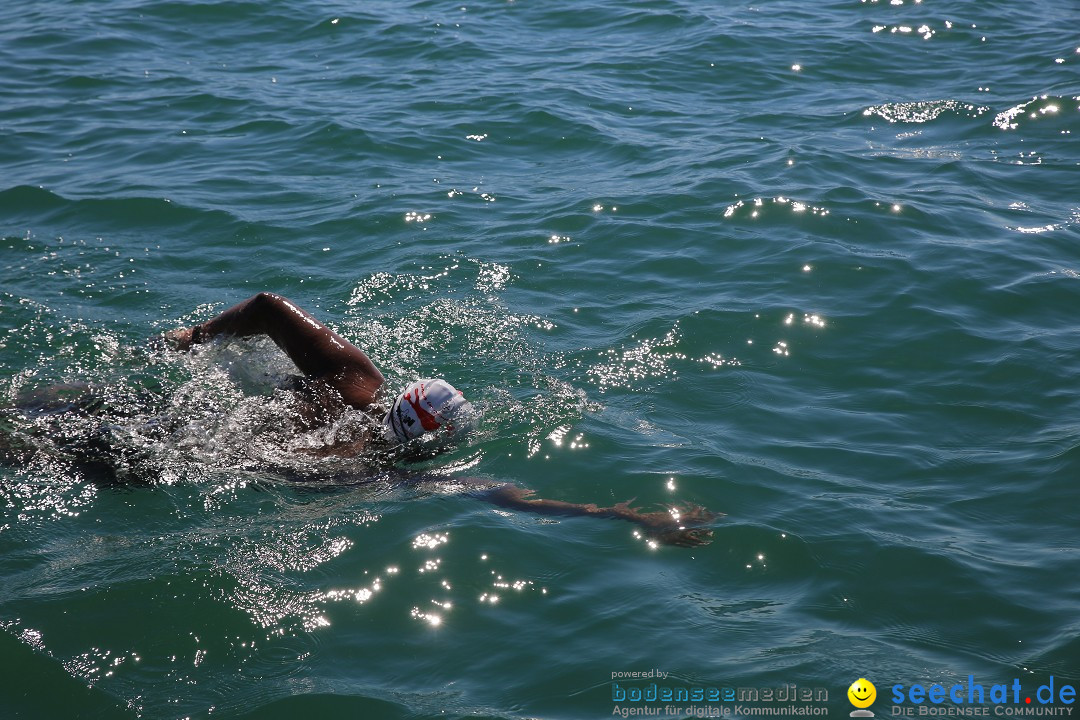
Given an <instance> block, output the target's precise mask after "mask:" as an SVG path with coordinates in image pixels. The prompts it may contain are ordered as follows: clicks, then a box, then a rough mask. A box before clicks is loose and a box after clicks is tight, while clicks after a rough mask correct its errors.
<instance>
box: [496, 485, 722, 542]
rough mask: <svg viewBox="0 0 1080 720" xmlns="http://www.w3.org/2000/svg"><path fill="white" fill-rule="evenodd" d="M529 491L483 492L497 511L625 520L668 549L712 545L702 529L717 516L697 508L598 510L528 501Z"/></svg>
mask: <svg viewBox="0 0 1080 720" xmlns="http://www.w3.org/2000/svg"><path fill="white" fill-rule="evenodd" d="M532 494H533V491H532V490H528V489H526V488H522V487H518V486H517V485H511V484H507V485H500V486H499V487H497V488H495V489H494V490H488V491H486V492H484V493H483V494H482V495H481V497H483V498H484V499H485V500H487V501H488V502H491V503H494V504H495V505H499V506H500V507H505V508H513V509H515V510H525V511H526V512H534V513H539V514H541V515H563V516H590V517H602V518H616V519H619V520H628V521H630V522H632V523H634V524H636V525H640V526H641V527H642V528H644V530H645V532H646V534H648V535H649V536H650V537H652V538H655V539H656V540H658V541H660V542H662V543H665V544H667V545H681V546H683V547H694V546H696V545H707V544H708V543H710V542H712V531H711V530H707V529H703V528H702V527H700V526H702V525H706V524H708V523H710V522H712V521H713V520H715V519H716V518H717V517H719V515H718V514H717V513H714V512H711V511H709V510H706V509H705V508H703V507H700V506H697V505H691V506H687V507H683V508H676V509H672V510H669V511H667V512H641V511H640V510H638V509H637V508H634V507H631V506H630V503H632V502H633V500H628V501H626V502H621V503H616V504H615V505H612V506H611V507H600V506H599V505H596V504H595V503H586V504H578V503H570V502H564V501H562V500H545V499H544V498H531V497H530V496H531V495H532Z"/></svg>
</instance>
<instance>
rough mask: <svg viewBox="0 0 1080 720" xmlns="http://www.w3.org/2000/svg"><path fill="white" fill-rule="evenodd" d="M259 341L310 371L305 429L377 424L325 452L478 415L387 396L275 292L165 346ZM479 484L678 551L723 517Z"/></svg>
mask: <svg viewBox="0 0 1080 720" xmlns="http://www.w3.org/2000/svg"><path fill="white" fill-rule="evenodd" d="M258 335H265V336H267V337H269V338H270V339H271V340H273V341H274V343H275V344H276V345H277V346H278V347H279V348H281V349H282V350H283V351H284V352H285V354H286V355H288V356H289V358H290V359H291V360H292V362H293V363H294V364H295V365H296V367H297V368H298V369H299V370H300V372H302V373H303V375H304V379H303V382H302V383H299V384H298V386H297V387H294V388H291V389H293V390H294V391H296V392H297V393H299V394H301V395H302V396H303V398H304V399H305V400H306V402H305V403H304V405H305V407H307V408H308V410H307V412H306V413H305V415H306V417H305V418H304V420H305V422H306V424H308V425H309V426H318V425H319V424H329V423H330V422H333V421H334V420H335V419H336V418H337V417H340V416H341V414H342V413H344V412H345V411H347V409H348V408H353V409H355V410H359V411H360V412H362V413H364V414H365V415H366V416H368V417H369V418H370V420H371V427H372V432H370V433H368V434H367V435H366V436H365V437H361V438H360V439H359V440H352V441H350V442H348V443H347V444H345V445H343V446H338V447H332V448H329V449H328V450H327V452H325V453H320V454H333V455H349V454H353V455H358V454H360V453H362V452H364V451H365V450H366V449H368V447H369V446H372V445H374V446H383V445H385V446H403V445H406V446H407V445H408V444H409V443H412V442H413V441H416V440H417V439H418V438H421V437H422V436H428V435H430V434H435V435H437V436H442V437H444V438H453V437H455V436H459V435H461V434H463V433H464V432H466V431H467V430H468V429H469V427H470V426H471V424H472V422H473V421H474V419H475V417H476V412H475V410H474V409H473V406H472V405H471V404H470V403H469V402H468V400H466V399H465V397H464V395H463V394H462V393H461V392H460V391H459V390H457V389H456V388H454V386H452V385H451V384H450V383H448V382H446V381H445V380H431V379H424V380H418V381H416V382H414V383H411V384H410V385H409V386H408V387H406V388H405V389H404V390H403V391H401V392H400V393H398V394H397V395H393V396H390V395H386V394H385V393H386V389H385V384H386V383H385V379H384V378H383V374H382V373H381V372H379V369H378V368H377V367H375V364H374V363H373V362H372V361H371V358H369V357H368V356H367V353H365V352H364V351H363V350H361V349H360V348H358V347H356V346H355V345H353V344H352V343H351V342H349V341H348V340H346V339H345V338H343V337H342V336H341V335H339V334H337V333H336V332H334V331H333V330H331V329H330V328H328V327H326V326H325V325H323V324H322V323H321V322H319V321H318V320H316V319H315V318H314V317H313V316H312V315H311V314H310V313H308V312H307V311H305V310H303V309H302V308H300V307H298V306H297V305H295V304H294V303H292V302H291V301H289V300H287V299H286V298H284V297H282V296H280V295H276V294H274V293H267V292H263V293H259V294H258V295H255V296H254V297H251V298H249V299H247V300H245V301H243V302H241V303H239V304H238V305H235V306H233V307H231V308H229V309H228V310H225V311H224V312H222V313H221V314H220V315H218V316H217V317H214V318H212V319H210V320H208V321H206V322H204V323H201V324H198V325H194V326H192V327H187V328H180V329H177V330H172V331H170V332H168V333H166V334H165V340H166V342H168V343H169V344H170V345H171V346H172V347H173V348H174V349H175V350H178V351H181V352H186V351H189V350H190V349H191V348H192V347H193V346H195V345H199V344H202V343H206V342H208V341H210V340H213V339H214V338H218V337H251V336H258ZM475 482H476V484H478V485H479V484H486V485H488V487H486V488H485V489H483V490H478V494H479V495H480V497H482V498H483V499H485V500H487V501H489V502H491V503H494V504H496V505H499V506H501V507H505V508H510V509H514V510H524V511H528V512H534V513H539V514H543V515H561V516H591V517H603V518H617V519H621V520H627V521H629V522H632V523H635V524H637V525H639V526H641V527H642V528H643V529H644V530H645V532H646V534H648V535H649V536H651V537H653V538H654V539H656V540H658V541H660V542H663V543H666V544H672V545H682V546H695V545H703V544H706V543H708V542H710V539H711V536H712V532H711V531H709V530H708V529H705V528H703V527H701V526H703V525H706V524H708V523H709V522H711V521H712V520H714V519H715V518H716V515H715V514H714V513H711V512H709V511H708V510H706V509H705V508H702V507H696V506H688V507H683V508H679V509H672V510H667V511H658V512H642V511H641V510H639V509H637V508H634V507H632V506H631V502H632V501H628V502H622V503H616V504H615V505H612V506H610V507H602V506H599V505H596V504H594V503H588V504H578V503H571V502H563V501H560V500H547V499H543V498H536V497H533V496H532V495H533V492H532V491H531V490H527V489H525V488H521V487H518V486H516V485H513V484H510V483H504V484H499V485H497V486H495V487H490V483H483V482H482V481H475Z"/></svg>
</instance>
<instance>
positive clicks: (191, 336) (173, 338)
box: [165, 327, 195, 352]
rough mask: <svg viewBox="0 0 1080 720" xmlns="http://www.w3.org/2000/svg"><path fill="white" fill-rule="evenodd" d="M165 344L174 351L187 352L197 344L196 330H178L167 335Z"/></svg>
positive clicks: (191, 328)
mask: <svg viewBox="0 0 1080 720" xmlns="http://www.w3.org/2000/svg"><path fill="white" fill-rule="evenodd" d="M165 343H166V344H167V345H168V346H169V347H171V348H172V349H173V350H176V351H178V352H187V351H188V350H190V349H191V346H192V345H193V344H194V343H195V328H194V327H189V328H177V329H176V330H170V331H169V332H167V333H165Z"/></svg>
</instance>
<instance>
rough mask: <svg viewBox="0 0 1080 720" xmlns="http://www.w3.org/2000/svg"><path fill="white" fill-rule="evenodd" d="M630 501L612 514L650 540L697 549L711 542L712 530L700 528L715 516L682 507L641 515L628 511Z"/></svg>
mask: <svg viewBox="0 0 1080 720" xmlns="http://www.w3.org/2000/svg"><path fill="white" fill-rule="evenodd" d="M632 502H634V501H633V500H627V501H626V502H621V503H617V504H616V505H615V507H613V508H612V510H613V511H614V512H615V513H616V517H620V518H622V519H624V520H629V521H630V522H633V523H636V524H638V525H640V526H641V527H642V528H644V529H645V532H646V534H648V535H649V537H651V538H653V539H654V540H657V541H659V542H662V543H664V544H665V545H678V546H680V547H696V546H698V545H708V544H709V543H710V542H712V530H708V529H705V528H702V527H701V526H702V525H707V524H709V523H711V522H713V521H714V520H716V519H717V518H718V517H719V516H720V514H721V513H714V512H712V511H711V510H708V509H706V508H704V507H702V506H700V505H682V506H680V507H673V508H670V509H669V510H667V511H663V512H641V511H640V510H638V509H637V508H634V507H631V505H630V503H632Z"/></svg>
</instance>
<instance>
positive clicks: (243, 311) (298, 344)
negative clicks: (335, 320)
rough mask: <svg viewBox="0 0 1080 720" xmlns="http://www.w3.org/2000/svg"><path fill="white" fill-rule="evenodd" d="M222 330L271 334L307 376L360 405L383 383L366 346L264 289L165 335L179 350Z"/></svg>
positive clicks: (240, 334) (238, 334)
mask: <svg viewBox="0 0 1080 720" xmlns="http://www.w3.org/2000/svg"><path fill="white" fill-rule="evenodd" d="M219 335H232V336H235V337H248V336H251V335H266V336H267V337H269V338H270V339H271V340H273V341H274V342H275V343H276V344H277V346H278V347H280V348H281V349H282V350H284V351H285V353H286V354H287V355H288V356H289V358H290V359H291V360H292V361H293V362H294V363H295V364H296V367H298V368H299V369H300V371H301V372H302V373H304V375H307V376H308V377H312V378H319V379H322V380H324V381H325V382H326V383H327V384H329V385H330V386H331V387H333V388H334V389H336V390H337V391H338V392H339V393H341V396H342V398H343V399H344V400H345V402H346V403H348V404H350V405H352V406H354V407H357V408H361V409H364V408H367V407H368V406H369V405H371V404H373V403H374V402H375V396H376V393H377V392H378V390H379V388H380V387H382V384H383V375H382V373H381V372H379V369H378V368H376V367H375V364H374V363H373V362H371V358H369V357H368V356H367V354H366V353H365V352H364V351H363V350H361V349H360V348H358V347H356V346H355V345H353V344H352V343H351V342H349V341H348V340H346V339H345V338H343V337H341V336H340V335H338V334H337V333H336V332H334V331H333V330H331V329H330V328H328V327H326V326H325V325H323V324H322V323H321V322H319V321H318V320H316V319H315V318H314V317H312V316H311V314H310V313H308V312H307V311H305V310H303V309H302V308H300V307H298V306H297V305H295V304H293V303H292V302H290V301H289V300H287V299H286V298H284V297H282V296H280V295H275V294H274V293H267V292H262V293H259V294H258V295H255V296H254V297H251V298H248V299H247V300H245V301H243V302H242V303H239V304H238V305H234V306H233V307H231V308H229V309H228V310H226V311H225V312H223V313H221V314H220V315H218V316H217V317H215V318H212V319H211V320H207V321H206V322H204V323H202V324H200V325H194V326H192V327H190V328H181V329H179V330H173V331H171V332H169V333H166V335H165V337H166V339H167V340H169V341H170V342H172V343H173V346H174V347H175V348H176V349H177V350H188V349H190V348H191V346H192V345H193V344H198V343H203V342H206V341H207V340H210V339H211V338H214V337H217V336H219Z"/></svg>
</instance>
